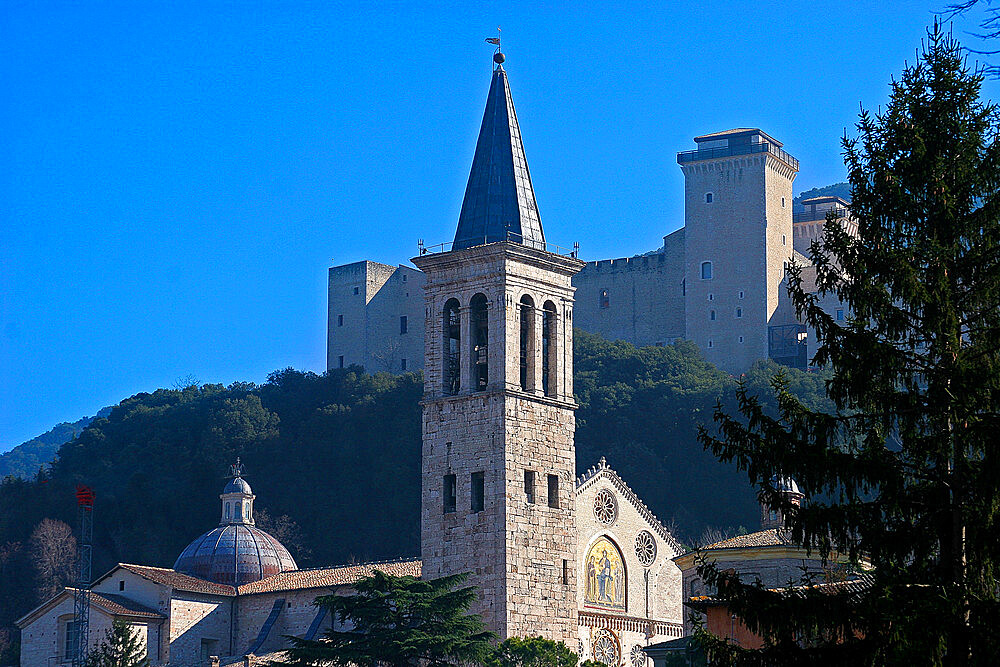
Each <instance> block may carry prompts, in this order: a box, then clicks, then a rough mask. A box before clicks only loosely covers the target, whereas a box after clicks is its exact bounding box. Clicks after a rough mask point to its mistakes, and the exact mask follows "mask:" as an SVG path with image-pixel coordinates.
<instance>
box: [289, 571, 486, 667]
mask: <svg viewBox="0 0 1000 667" xmlns="http://www.w3.org/2000/svg"><path fill="white" fill-rule="evenodd" d="M464 580H465V575H461V574H456V575H450V576H446V577H441V578H440V579H432V580H430V581H423V580H420V579H417V578H415V577H394V576H391V575H388V574H385V573H384V572H381V571H378V570H376V571H375V573H374V574H373V575H372V576H370V577H366V578H364V579H361V580H359V581H358V582H357V583H356V584H355V585H354V589H355V591H356V593H355V594H354V595H326V596H323V597H319V598H317V599H316V604H317V605H319V606H322V607H326V608H327V609H328V610H329V612H330V613H331V616H332V617H333V618H334V619H335V620H336V621H337V623H335V624H334V627H332V628H330V629H329V630H327V632H326V633H325V636H324V638H323V639H318V640H308V639H301V638H298V637H289V638H288V639H289V640H290V641H291V642H292V648H291V649H289V650H288V651H287V652H286V661H285V662H287V663H288V664H292V665H301V666H303V667H304V666H306V665H310V666H311V665H339V666H341V667H354V666H356V665H371V664H380V665H387V666H392V667H417V666H418V665H419V666H420V667H444V666H446V665H457V664H462V663H470V662H473V663H482V662H483V661H484V660H486V659H487V658H488V657H489V655H490V649H491V644H490V641H491V639H493V638H494V636H495V635H493V634H492V633H490V632H487V631H486V630H485V629H484V626H483V621H482V619H481V618H480V617H479V616H478V615H477V614H470V613H468V611H469V607H470V606H471V605H472V603H473V601H474V600H475V597H476V593H475V589H474V588H473V587H471V586H467V587H464V588H456V587H457V586H459V585H460V584H461V583H462V582H463V581H464ZM338 627H340V628H342V629H339V630H338V629H337V628H338Z"/></svg>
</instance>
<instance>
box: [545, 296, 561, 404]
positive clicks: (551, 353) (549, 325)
mask: <svg viewBox="0 0 1000 667" xmlns="http://www.w3.org/2000/svg"><path fill="white" fill-rule="evenodd" d="M556 347H557V346H556V304H554V303H552V302H551V301H546V302H545V305H543V306H542V393H544V394H545V395H546V396H555V395H556V391H557V387H556V377H557V376H556V369H557V367H558V364H557V363H556V359H557V358H558V357H557V354H558V352H557V350H556Z"/></svg>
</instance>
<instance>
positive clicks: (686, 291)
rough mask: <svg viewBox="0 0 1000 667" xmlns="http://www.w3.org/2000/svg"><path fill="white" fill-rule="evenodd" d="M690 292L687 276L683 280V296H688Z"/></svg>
mask: <svg viewBox="0 0 1000 667" xmlns="http://www.w3.org/2000/svg"><path fill="white" fill-rule="evenodd" d="M687 293H688V281H687V278H685V279H684V280H682V281H681V296H687Z"/></svg>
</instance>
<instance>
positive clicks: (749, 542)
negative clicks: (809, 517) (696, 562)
mask: <svg viewBox="0 0 1000 667" xmlns="http://www.w3.org/2000/svg"><path fill="white" fill-rule="evenodd" d="M783 546H795V543H794V542H792V540H791V539H790V538H789V536H788V534H787V533H786V532H785V531H783V530H781V529H779V528H770V529H768V530H760V531H757V532H756V533H750V534H748V535H737V536H736V537H730V538H729V539H728V540H722V541H721V542H716V543H715V544H709V545H707V546H704V547H702V550H706V549H744V548H746V547H783Z"/></svg>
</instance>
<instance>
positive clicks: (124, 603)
mask: <svg viewBox="0 0 1000 667" xmlns="http://www.w3.org/2000/svg"><path fill="white" fill-rule="evenodd" d="M90 603H91V604H96V605H100V606H101V607H103V608H104V609H106V610H107V611H108V612H110V613H112V614H114V615H115V616H133V617H136V618H154V619H163V618H166V616H164V615H163V614H161V613H159V612H157V611H154V610H152V609H150V608H149V607H144V606H143V605H141V604H139V603H138V602H136V601H135V600H129V599H128V598H127V597H125V596H124V595H116V594H114V593H98V592H97V591H91V593H90Z"/></svg>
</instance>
